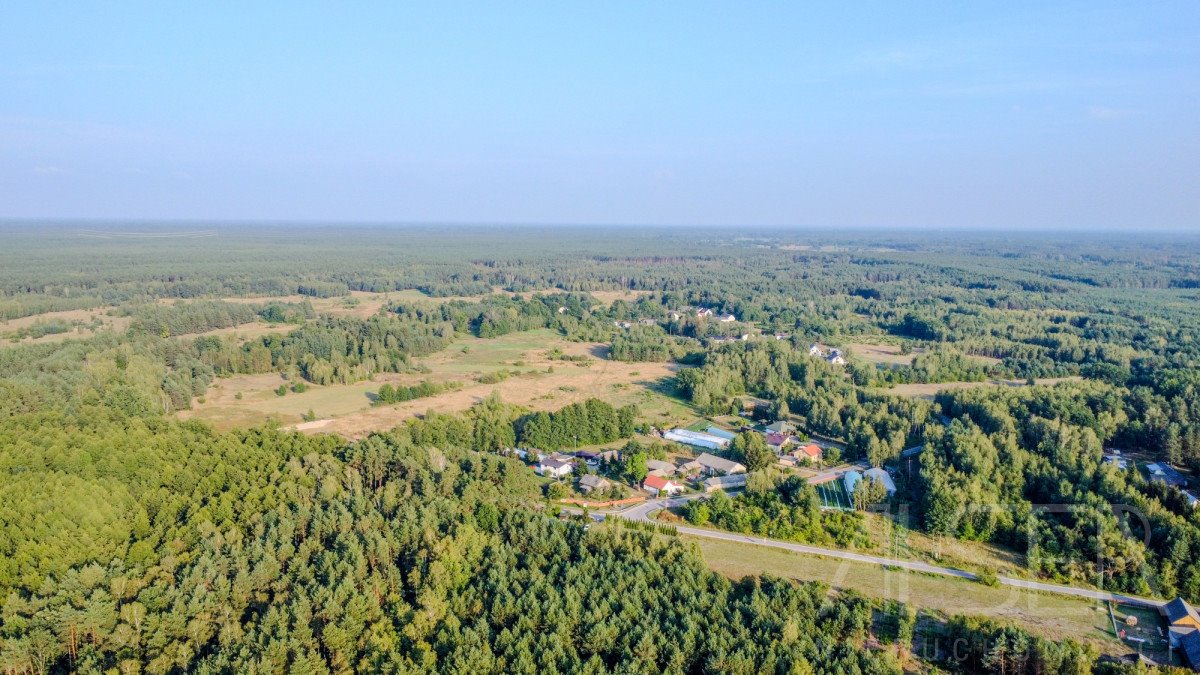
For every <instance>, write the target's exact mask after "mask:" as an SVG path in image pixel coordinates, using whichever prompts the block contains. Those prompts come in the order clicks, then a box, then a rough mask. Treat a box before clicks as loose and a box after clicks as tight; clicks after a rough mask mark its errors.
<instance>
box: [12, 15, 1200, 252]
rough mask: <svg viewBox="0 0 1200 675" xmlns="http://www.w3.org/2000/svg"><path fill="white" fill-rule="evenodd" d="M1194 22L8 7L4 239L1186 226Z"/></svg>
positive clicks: (1198, 63) (1193, 181)
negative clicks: (85, 231)
mask: <svg viewBox="0 0 1200 675" xmlns="http://www.w3.org/2000/svg"><path fill="white" fill-rule="evenodd" d="M1197 45H1200V5H1197V4H1196V3H1194V2H1178V1H1176V2H1163V3H1155V4H1153V5H1133V6H1130V5H1127V4H1125V3H1119V2H1100V3H1095V2H1091V3H1083V2H1067V3H1054V4H1053V6H1044V5H1043V4H1041V3H1033V2H1020V3H973V4H970V5H967V6H960V5H955V4H946V5H934V4H930V5H923V6H916V7H910V6H896V5H893V4H889V3H872V4H868V5H863V6H860V7H856V8H854V9H850V10H840V9H828V8H805V7H793V6H788V5H771V6H766V5H763V6H733V5H726V4H718V3H701V4H694V3H689V4H682V3H669V4H658V5H652V6H645V5H637V4H632V3H614V4H605V5H595V6H585V5H555V4H550V3H545V4H542V3H521V4H518V5H508V6H503V7H499V6H490V5H465V6H460V7H455V8H446V7H443V6H436V5H423V6H422V5H410V6H403V7H396V6H390V5H376V6H371V7H368V8H355V9H354V10H351V9H350V8H344V7H338V6H321V5H313V4H308V3H301V4H287V5H283V4H280V5H274V6H271V5H258V6H254V7H244V8H243V7H239V8H236V9H225V10H223V11H219V10H216V9H213V8H211V7H184V6H179V7H174V6H161V5H158V4H155V3H128V4H122V5H120V6H112V7H107V6H106V7H102V6H91V7H88V6H42V5H34V4H29V5H24V6H6V7H3V8H0V220H2V221H3V222H7V223H11V222H15V221H38V222H43V221H61V220H71V221H88V222H114V221H118V222H119V221H128V222H137V223H147V222H160V223H166V222H172V223H196V222H208V223H217V222H222V223H270V222H276V223H290V224H310V223H311V224H343V225H348V224H361V225H446V226H449V225H456V224H461V225H501V226H502V225H514V226H516V225H531V226H543V225H546V226H550V225H563V226H567V225H569V226H587V225H595V226H610V227H611V226H629V227H636V226H642V227H647V226H693V227H696V226H706V227H708V226H711V227H718V228H719V227H747V228H755V229H832V228H851V229H855V230H863V229H867V230H870V229H880V230H896V229H921V230H964V229H978V230H981V231H1001V232H1003V231H1080V230H1087V231H1092V230H1094V231H1129V230H1134V231H1152V230H1153V231H1164V232H1171V231H1182V230H1187V231H1191V230H1195V229H1198V228H1200V198H1198V197H1197V190H1196V186H1197V185H1200V162H1198V161H1197V160H1196V157H1197V156H1200V122H1197V120H1200V47H1198V46H1197Z"/></svg>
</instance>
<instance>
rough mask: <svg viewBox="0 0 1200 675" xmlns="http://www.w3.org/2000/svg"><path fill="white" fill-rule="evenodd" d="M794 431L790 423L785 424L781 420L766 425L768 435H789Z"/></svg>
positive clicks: (794, 426)
mask: <svg viewBox="0 0 1200 675" xmlns="http://www.w3.org/2000/svg"><path fill="white" fill-rule="evenodd" d="M795 430H796V425H794V424H792V423H791V422H785V421H783V420H778V421H775V422H772V423H770V424H768V425H767V432H768V433H775V434H790V433H792V432H793V431H795Z"/></svg>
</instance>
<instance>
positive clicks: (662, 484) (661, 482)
mask: <svg viewBox="0 0 1200 675" xmlns="http://www.w3.org/2000/svg"><path fill="white" fill-rule="evenodd" d="M642 489H643V490H645V491H646V492H649V493H650V494H651V495H653V496H655V497H670V496H671V495H675V494H679V493H680V492H683V485H681V484H679V483H676V482H675V481H673V480H671V479H670V478H667V477H665V476H646V480H644V481H642Z"/></svg>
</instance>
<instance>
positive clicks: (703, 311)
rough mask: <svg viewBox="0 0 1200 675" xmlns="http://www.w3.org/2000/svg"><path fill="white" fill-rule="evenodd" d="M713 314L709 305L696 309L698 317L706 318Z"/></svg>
mask: <svg viewBox="0 0 1200 675" xmlns="http://www.w3.org/2000/svg"><path fill="white" fill-rule="evenodd" d="M712 315H713V311H712V310H711V309H709V308H707V307H701V308H700V309H698V310H696V318H698V319H705V318H708V317H710V316H712Z"/></svg>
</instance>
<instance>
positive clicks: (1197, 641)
mask: <svg viewBox="0 0 1200 675" xmlns="http://www.w3.org/2000/svg"><path fill="white" fill-rule="evenodd" d="M1177 648H1178V649H1179V656H1180V658H1182V659H1183V662H1184V663H1186V664H1187V665H1188V667H1189V668H1191V669H1192V670H1195V671H1197V672H1200V631H1197V630H1193V631H1192V632H1190V633H1188V634H1186V635H1184V636H1183V637H1181V638H1180V639H1179V646H1178V647H1177Z"/></svg>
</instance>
